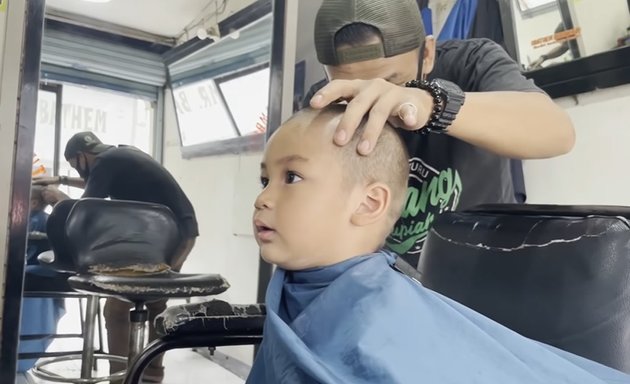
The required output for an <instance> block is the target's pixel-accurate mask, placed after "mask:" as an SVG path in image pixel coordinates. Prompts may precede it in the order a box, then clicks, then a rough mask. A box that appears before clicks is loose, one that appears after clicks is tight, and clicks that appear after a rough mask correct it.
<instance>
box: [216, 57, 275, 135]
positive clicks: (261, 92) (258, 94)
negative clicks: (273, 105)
mask: <svg viewBox="0 0 630 384" xmlns="http://www.w3.org/2000/svg"><path fill="white" fill-rule="evenodd" d="M217 83H218V84H219V88H220V89H221V93H222V94H223V97H224V98H225V103H226V104H227V107H228V109H229V111H230V114H231V115H232V118H233V119H234V121H235V122H236V127H237V128H238V130H239V132H240V134H241V135H242V136H244V135H250V134H255V133H263V132H264V131H265V128H266V121H267V107H268V104H269V67H268V66H265V68H262V69H256V70H254V71H253V72H245V73H240V74H237V75H236V76H231V77H229V78H224V79H220V80H217Z"/></svg>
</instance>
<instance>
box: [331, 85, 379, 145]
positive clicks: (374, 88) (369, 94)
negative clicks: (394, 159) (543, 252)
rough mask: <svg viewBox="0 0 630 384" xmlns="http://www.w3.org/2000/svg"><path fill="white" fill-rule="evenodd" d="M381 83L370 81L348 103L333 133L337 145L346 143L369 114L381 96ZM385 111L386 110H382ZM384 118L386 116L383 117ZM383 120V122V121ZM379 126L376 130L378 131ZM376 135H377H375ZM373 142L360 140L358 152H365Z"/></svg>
mask: <svg viewBox="0 0 630 384" xmlns="http://www.w3.org/2000/svg"><path fill="white" fill-rule="evenodd" d="M382 94H383V90H382V87H381V84H379V83H378V82H372V83H369V84H367V85H366V86H365V87H364V88H363V89H362V90H361V91H360V92H359V93H358V94H357V95H356V96H355V97H354V98H353V99H352V100H351V101H350V102H349V103H348V106H347V107H346V111H345V113H344V114H343V116H342V118H341V120H340V121H339V125H338V126H337V130H336V133H335V142H336V143H337V144H338V145H345V144H347V143H348V142H349V141H350V140H351V139H352V136H353V135H354V132H355V131H356V130H357V128H358V127H359V125H360V124H361V121H362V120H363V119H364V117H366V116H368V114H369V115H371V114H372V110H373V108H374V106H375V104H377V103H378V102H379V100H380V98H381V97H382ZM384 113H387V112H384ZM385 120H386V118H385ZM385 120H383V123H384V122H385ZM381 128H382V127H380V128H379V130H378V132H380V129H381ZM368 136H371V135H368ZM377 137H378V135H377ZM373 144H374V142H369V141H368V142H360V143H359V147H360V148H361V149H360V150H359V152H360V153H363V154H367V153H369V152H370V151H371V148H373Z"/></svg>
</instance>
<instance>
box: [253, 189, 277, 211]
mask: <svg viewBox="0 0 630 384" xmlns="http://www.w3.org/2000/svg"><path fill="white" fill-rule="evenodd" d="M269 190H270V188H269V187H267V188H265V189H263V190H262V191H261V192H260V193H259V194H258V197H257V198H256V200H255V201H254V208H256V209H270V208H272V206H273V204H272V203H271V201H272V200H271V193H270V191H269Z"/></svg>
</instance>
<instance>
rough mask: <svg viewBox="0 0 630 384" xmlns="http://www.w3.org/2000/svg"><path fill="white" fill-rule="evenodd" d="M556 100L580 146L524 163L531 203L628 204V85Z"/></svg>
mask: <svg viewBox="0 0 630 384" xmlns="http://www.w3.org/2000/svg"><path fill="white" fill-rule="evenodd" d="M557 102H558V104H559V105H561V106H562V107H564V108H565V109H566V111H567V112H568V113H569V116H571V120H572V121H573V124H574V126H575V131H576V139H577V140H576V145H575V148H574V149H573V151H571V152H570V153H569V154H567V155H565V156H561V157H558V158H554V159H548V160H532V161H525V162H524V165H523V167H524V173H525V185H526V187H527V196H528V202H529V203H551V204H604V205H607V204H610V205H626V206H630V176H629V175H630V173H629V172H628V168H629V167H630V149H629V148H630V84H629V85H623V86H619V87H615V88H609V89H604V90H598V91H594V92H591V93H586V94H582V95H578V96H577V97H567V98H562V99H559V100H557Z"/></svg>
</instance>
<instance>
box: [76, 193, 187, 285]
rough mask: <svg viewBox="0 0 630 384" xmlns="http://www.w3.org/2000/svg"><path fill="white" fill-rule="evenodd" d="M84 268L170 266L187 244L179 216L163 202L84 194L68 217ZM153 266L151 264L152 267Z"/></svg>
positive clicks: (82, 269) (78, 263)
mask: <svg viewBox="0 0 630 384" xmlns="http://www.w3.org/2000/svg"><path fill="white" fill-rule="evenodd" d="M66 235H67V237H68V239H69V240H70V242H71V243H72V244H73V246H74V247H75V249H76V258H75V260H76V263H77V268H78V271H79V272H80V273H85V272H97V271H96V270H95V269H94V268H97V269H99V271H101V272H102V271H103V270H102V269H101V268H103V267H104V268H105V270H109V269H110V268H111V269H120V268H123V269H124V268H127V269H132V270H134V269H136V270H138V271H143V272H148V271H150V270H151V266H165V265H170V264H171V262H172V261H173V260H172V259H173V258H174V257H175V256H176V255H175V252H176V249H177V247H178V246H179V244H180V243H181V236H180V233H179V228H178V225H177V222H176V221H175V217H174V216H173V213H172V212H171V210H170V209H168V208H167V207H165V206H163V205H159V204H149V203H141V202H135V201H122V200H104V199H82V200H79V201H78V202H77V203H76V204H75V205H74V207H73V208H72V211H71V212H70V216H69V217H68V220H67V222H66ZM147 268H149V269H147Z"/></svg>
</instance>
